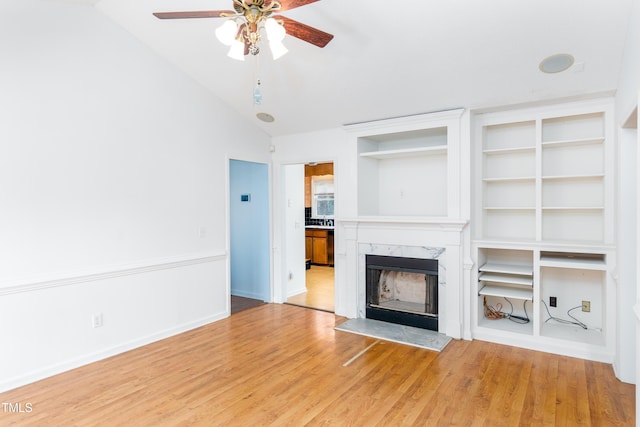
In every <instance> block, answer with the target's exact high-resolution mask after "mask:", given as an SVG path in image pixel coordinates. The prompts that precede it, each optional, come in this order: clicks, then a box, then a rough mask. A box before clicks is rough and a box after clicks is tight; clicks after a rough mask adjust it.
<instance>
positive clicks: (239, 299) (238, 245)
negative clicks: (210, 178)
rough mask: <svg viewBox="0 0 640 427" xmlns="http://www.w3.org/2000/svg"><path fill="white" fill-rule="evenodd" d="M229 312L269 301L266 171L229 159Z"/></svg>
mask: <svg viewBox="0 0 640 427" xmlns="http://www.w3.org/2000/svg"><path fill="white" fill-rule="evenodd" d="M229 198H230V200H229V246H230V249H229V260H230V261H229V263H230V288H231V312H232V313H234V312H236V311H238V310H239V308H240V307H245V308H248V307H252V306H254V305H259V304H261V303H264V302H270V300H271V297H270V295H271V286H270V276H271V270H270V263H271V256H270V254H271V251H270V249H269V248H270V241H269V171H268V166H267V165H266V164H263V163H254V162H247V161H242V160H229Z"/></svg>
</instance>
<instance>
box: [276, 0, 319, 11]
mask: <svg viewBox="0 0 640 427" xmlns="http://www.w3.org/2000/svg"><path fill="white" fill-rule="evenodd" d="M278 1H279V2H280V4H281V5H282V8H280V10H278V12H284V11H285V10H291V9H295V8H296V7H300V6H306V5H308V4H311V3H315V2H317V1H319V0H278Z"/></svg>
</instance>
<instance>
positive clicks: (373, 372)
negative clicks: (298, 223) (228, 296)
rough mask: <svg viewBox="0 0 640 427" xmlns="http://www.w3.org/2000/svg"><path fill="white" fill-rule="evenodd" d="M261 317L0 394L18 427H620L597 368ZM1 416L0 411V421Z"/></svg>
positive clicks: (327, 317) (630, 393) (609, 384)
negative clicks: (430, 346) (428, 346)
mask: <svg viewBox="0 0 640 427" xmlns="http://www.w3.org/2000/svg"><path fill="white" fill-rule="evenodd" d="M343 320H344V319H342V318H339V317H335V316H334V315H333V314H331V313H327V312H323V311H318V310H308V309H305V308H300V307H295V306H292V305H286V304H265V305H261V306H258V307H255V308H251V309H248V310H245V311H242V312H239V313H237V314H235V315H233V316H231V317H229V318H227V319H224V320H222V321H219V322H216V323H213V324H211V325H207V326H205V327H201V328H199V329H196V330H193V331H190V332H187V333H184V334H181V335H178V336H175V337H172V338H169V339H166V340H163V341H160V342H157V343H154V344H151V345H148V346H145V347H143V348H140V349H137V350H133V351H130V352H128V353H124V354H122V355H119V356H116V357H112V358H110V359H106V360H104V361H101V362H97V363H94V364H91V365H88V366H85V367H82V368H79V369H76V370H74V371H70V372H67V373H64V374H61V375H58V376H55V377H52V378H49V379H47V380H44V381H40V382H38V383H35V384H32V385H29V386H26V387H22V388H20V389H17V390H14V391H11V392H8V393H4V394H0V402H20V403H21V404H22V405H23V407H24V405H26V404H27V403H29V404H30V405H31V407H32V408H33V409H32V412H30V413H21V414H10V413H2V412H0V425H3V426H4V425H8V424H9V425H10V424H12V423H16V425H20V426H118V425H122V426H267V425H277V426H280V425H290V426H302V425H334V426H346V425H349V426H398V425H419V426H440V425H458V426H463V425H477V426H483V425H484V426H492V427H493V426H517V425H535V426H538V425H547V426H554V425H557V426H575V425H584V426H613V425H626V426H633V425H634V422H635V421H634V420H635V406H634V401H635V395H634V393H635V387H634V386H632V385H629V384H623V383H621V382H619V381H618V380H617V379H615V377H614V375H613V372H612V368H611V366H610V365H607V364H602V363H595V362H588V361H584V360H579V359H572V358H569V357H563V356H556V355H551V354H546V353H539V352H534V351H529V350H524V349H519V348H515V347H508V346H501V345H497V344H491V343H485V342H481V341H471V342H470V341H456V340H454V341H453V342H451V343H450V344H449V345H448V346H447V347H446V348H445V349H444V350H443V351H442V352H441V353H436V352H432V351H428V350H423V349H419V348H415V347H409V346H406V345H401V344H395V343H389V342H379V343H378V344H375V345H373V347H371V348H370V349H369V350H368V351H366V352H365V353H364V354H363V355H362V356H361V357H359V358H357V359H355V360H354V361H353V362H352V363H350V364H348V366H344V365H345V363H346V362H348V361H349V360H350V359H352V358H353V357H354V356H356V355H357V354H358V353H360V352H361V351H362V350H364V349H366V348H367V347H368V346H370V345H371V344H374V343H375V342H376V341H375V340H374V339H371V338H367V337H362V336H359V335H353V334H349V333H346V332H340V331H335V330H334V326H335V324H336V323H340V322H342V321H343ZM0 411H1V409H0Z"/></svg>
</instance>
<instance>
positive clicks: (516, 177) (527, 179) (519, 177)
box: [482, 176, 536, 182]
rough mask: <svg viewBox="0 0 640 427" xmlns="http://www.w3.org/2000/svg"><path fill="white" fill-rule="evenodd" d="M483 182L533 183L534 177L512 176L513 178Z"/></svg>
mask: <svg viewBox="0 0 640 427" xmlns="http://www.w3.org/2000/svg"><path fill="white" fill-rule="evenodd" d="M482 180H483V181H484V182H508V181H512V182H516V181H535V180H536V177H535V176H513V177H504V178H483V179H482Z"/></svg>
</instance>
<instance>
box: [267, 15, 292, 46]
mask: <svg viewBox="0 0 640 427" xmlns="http://www.w3.org/2000/svg"><path fill="white" fill-rule="evenodd" d="M264 29H265V31H266V32H267V39H269V41H271V42H281V41H282V40H284V36H285V35H286V34H287V31H286V30H285V29H284V26H283V25H280V24H278V21H276V20H275V19H273V18H267V19H266V20H265V23H264Z"/></svg>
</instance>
